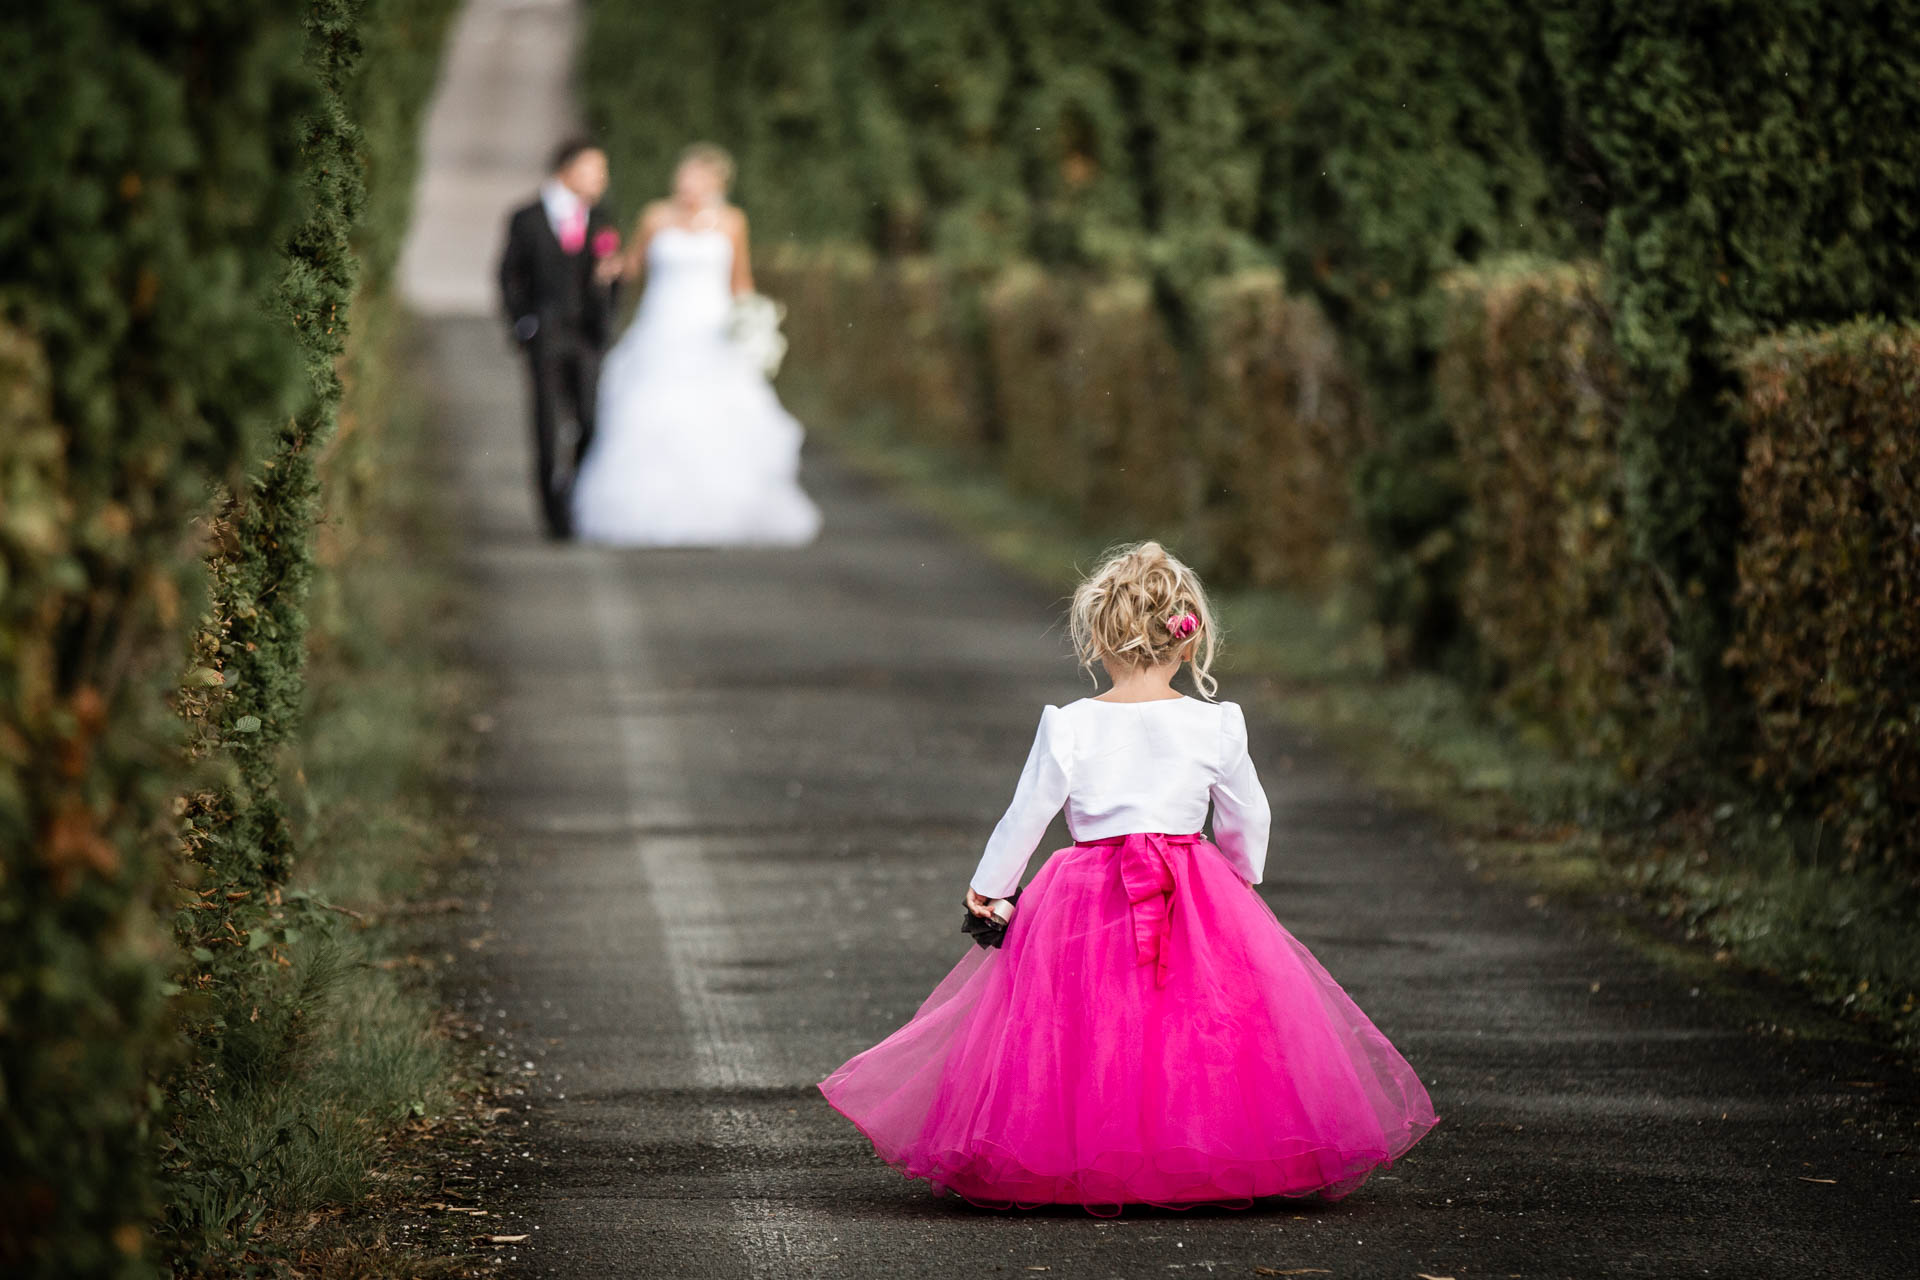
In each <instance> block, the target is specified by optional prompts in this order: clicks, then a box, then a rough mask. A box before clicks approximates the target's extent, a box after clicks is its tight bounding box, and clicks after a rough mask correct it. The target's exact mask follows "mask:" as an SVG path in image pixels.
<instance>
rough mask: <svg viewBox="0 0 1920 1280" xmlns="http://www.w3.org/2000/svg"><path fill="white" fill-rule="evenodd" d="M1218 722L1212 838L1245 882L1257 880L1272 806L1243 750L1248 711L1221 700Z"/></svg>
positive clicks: (1262, 867) (1264, 858)
mask: <svg viewBox="0 0 1920 1280" xmlns="http://www.w3.org/2000/svg"><path fill="white" fill-rule="evenodd" d="M1222 710H1223V711H1224V714H1223V715H1222V716H1221V723H1220V736H1221V743H1220V780H1219V781H1218V782H1215V783H1214V784H1213V786H1212V787H1211V788H1210V790H1211V792H1212V795H1213V842H1214V843H1215V844H1216V845H1218V846H1220V852H1222V853H1224V854H1226V855H1227V861H1229V862H1231V863H1232V864H1233V869H1234V870H1235V871H1238V872H1239V873H1240V878H1241V879H1243V880H1245V881H1246V882H1247V883H1248V884H1259V883H1260V879H1261V877H1262V876H1263V875H1265V874H1266V869H1267V833H1268V831H1269V830H1270V829H1271V828H1272V825H1273V811H1272V810H1271V809H1269V808H1268V807H1267V793H1266V791H1265V790H1264V789H1263V788H1262V787H1261V786H1260V777H1259V775H1258V774H1256V773H1255V772H1254V771H1253V758H1252V757H1251V756H1250V755H1248V754H1247V717H1246V713H1245V712H1243V711H1241V710H1240V708H1239V706H1238V705H1237V704H1235V703H1231V702H1228V703H1223V704H1222Z"/></svg>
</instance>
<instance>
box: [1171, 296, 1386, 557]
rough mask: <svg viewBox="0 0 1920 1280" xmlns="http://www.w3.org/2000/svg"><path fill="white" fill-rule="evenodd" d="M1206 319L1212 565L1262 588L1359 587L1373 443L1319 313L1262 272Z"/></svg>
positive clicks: (1204, 434) (1207, 522)
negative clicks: (1358, 508)
mask: <svg viewBox="0 0 1920 1280" xmlns="http://www.w3.org/2000/svg"><path fill="white" fill-rule="evenodd" d="M1198 311H1199V334H1198V337H1199V341H1200V345H1201V348H1202V350H1203V352H1204V360H1203V366H1204V368H1203V384H1202V393H1201V398H1200V402H1199V406H1198V410H1199V411H1198V414H1197V417H1196V423H1197V430H1198V438H1197V441H1196V451H1197V453H1198V456H1199V458H1200V460H1201V465H1202V467H1203V469H1204V473H1205V475H1206V477H1207V480H1208V483H1207V490H1206V492H1205V493H1204V494H1203V495H1202V498H1201V504H1202V519H1201V529H1202V531H1203V536H1202V538H1201V541H1202V543H1203V544H1204V547H1205V549H1206V556H1205V558H1206V559H1208V560H1209V561H1210V562H1211V563H1212V565H1213V566H1214V568H1215V570H1216V572H1219V573H1223V574H1225V575H1226V576H1227V577H1228V578H1229V579H1233V580H1241V581H1247V582H1252V583H1256V584H1260V585H1276V584H1278V585H1287V586H1293V587H1298V588H1304V589H1307V590H1310V591H1314V592H1321V593H1324V592H1328V591H1332V590H1334V589H1336V588H1338V587H1340V586H1342V585H1343V584H1347V583H1352V582H1357V581H1359V580H1360V578H1361V576H1362V574H1363V572H1364V548H1365V538H1364V535H1363V533H1362V531H1361V530H1360V529H1359V527H1358V523H1357V516H1356V512H1355V510H1354V490H1353V475H1354V471H1355V468H1356V467H1358V465H1359V463H1360V459H1361V458H1362V457H1363V456H1364V455H1365V454H1366V452H1367V451H1368V450H1369V449H1370V448H1371V447H1372V445H1373V443H1374V431H1373V426H1372V423H1371V421H1370V420H1369V418H1368V416H1367V412H1366V405H1365V396H1364V395H1363V393H1362V390H1361V387H1360V386H1359V384H1358V382H1356V381H1355V379H1354V378H1353V377H1352V376H1351V375H1350V374H1349V373H1348V371H1347V368H1346V366H1345V364H1344V363H1343V362H1342V361H1341V359H1340V358H1339V354H1338V349H1337V345H1336V343H1335V340H1334V334H1333V330H1332V328H1331V327H1330V326H1329V325H1328V324H1327V322H1326V318H1325V316H1324V315H1323V313H1322V312H1321V310H1320V307H1319V305H1318V304H1317V303H1315V302H1313V301H1312V300H1311V299H1309V298H1304V297H1300V296H1298V295H1295V294H1290V293H1288V292H1287V289H1286V285H1285V281H1284V280H1283V279H1282V278H1281V275H1280V273H1279V272H1277V271H1270V270H1251V271H1243V272H1239V273H1237V274H1234V275H1231V276H1224V277H1221V278H1220V279H1217V280H1214V281H1211V282H1209V284H1208V285H1207V286H1206V287H1205V288H1204V289H1203V290H1202V291H1201V293H1200V298H1199V303H1198Z"/></svg>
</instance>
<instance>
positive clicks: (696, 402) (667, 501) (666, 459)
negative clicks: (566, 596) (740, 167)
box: [573, 143, 820, 546]
mask: <svg viewBox="0 0 1920 1280" xmlns="http://www.w3.org/2000/svg"><path fill="white" fill-rule="evenodd" d="M732 176H733V161H732V159H731V158H730V157H729V156H728V155H727V153H726V152H725V151H723V150H721V149H720V148H719V147H716V146H712V145H710V144H705V143H702V144H699V145H696V146H692V147H689V148H687V150H686V152H685V153H684V154H683V155H682V156H681V158H680V163H679V166H678V167H677V168H676V169H675V170H674V178H673V196H672V198H671V199H668V200H658V201H655V202H654V203H653V204H651V205H649V206H647V209H646V211H645V212H644V213H643V214H641V216H640V221H639V224H638V226H637V227H636V229H635V231H634V235H633V240H632V243H631V244H630V245H629V246H628V248H627V251H626V254H625V256H624V258H621V259H616V260H613V261H612V262H610V263H609V273H610V274H611V273H616V272H617V274H618V275H620V276H621V277H622V278H625V279H627V280H633V279H635V278H638V277H640V276H641V275H642V274H644V276H645V281H646V289H645V292H644V293H642V295H641V298H640V307H639V310H638V311H637V312H636V313H635V315H634V319H633V323H632V324H631V325H629V326H628V328H627V331H626V332H625V333H624V334H622V335H621V337H620V340H619V341H618V342H617V343H615V344H614V346H613V349H612V350H611V351H609V352H608V353H607V358H606V362H605V364H604V365H603V366H602V369H601V374H600V402H599V417H598V425H597V427H596V428H595V431H594V436H593V443H592V445H591V446H590V447H589V448H588V451H587V455H586V457H585V458H584V459H582V461H581V464H580V472H579V476H578V478H577V479H576V481H575V484H574V489H573V519H574V531H575V534H576V536H578V537H579V538H581V539H583V540H585V541H588V542H607V543H618V544H623V545H633V546H722V545H729V544H739V543H761V544H766V543H780V544H789V545H791V544H798V543H804V542H809V541H811V540H812V539H813V537H814V535H815V534H816V533H817V532H819V529H820V512H819V510H818V508H816V507H815V506H814V505H813V503H812V502H811V501H810V500H809V499H808V498H807V495H806V494H805V492H803V491H802V490H801V488H800V482H799V468H800V441H801V437H802V436H803V434H804V432H803V431H802V429H801V426H800V423H799V422H798V421H796V420H795V419H794V417H793V415H792V414H790V413H788V412H787V411H786V410H785V409H784V408H782V407H781V404H780V401H779V398H778V397H777V396H775V395H774V392H773V388H772V387H771V386H770V385H769V384H768V382H767V379H766V377H765V376H764V375H763V374H762V372H761V370H760V368H759V367H758V366H757V365H756V364H755V363H754V362H753V361H752V359H751V358H750V357H749V356H748V354H747V353H746V352H745V350H744V349H742V348H741V347H740V346H738V345H737V344H736V343H735V342H734V341H733V339H732V338H731V337H730V336H729V334H728V331H727V323H728V318H729V316H730V314H731V312H732V307H733V300H734V298H736V297H738V296H740V295H743V294H748V293H751V292H752V291H753V272H752V269H751V267H750V264H749V261H748V257H747V219H746V215H745V214H743V213H741V212H740V210H739V209H736V208H734V207H733V206H732V205H730V204H728V203H727V202H726V192H727V184H728V183H729V182H730V181H731V180H732ZM616 262H617V264H618V265H617V266H616V265H614V263H616Z"/></svg>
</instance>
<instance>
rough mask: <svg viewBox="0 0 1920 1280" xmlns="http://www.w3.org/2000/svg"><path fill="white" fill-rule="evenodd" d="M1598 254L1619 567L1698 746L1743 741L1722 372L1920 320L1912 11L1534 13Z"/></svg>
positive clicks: (1755, 2)
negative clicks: (1611, 351)
mask: <svg viewBox="0 0 1920 1280" xmlns="http://www.w3.org/2000/svg"><path fill="white" fill-rule="evenodd" d="M1541 9H1542V12H1543V13H1544V14H1545V25H1544V33H1545V41H1546V47H1547V49H1548V50H1549V53H1550V56H1551V60H1552V63H1553V67H1554V74H1555V79H1556V81H1557V83H1558V84H1559V85H1560V86H1562V88H1561V92H1562V93H1563V95H1564V96H1565V98H1566V100H1567V102H1568V110H1569V117H1570V119H1571V121H1573V122H1574V124H1575V127H1576V128H1577V129H1578V131H1579V132H1580V134H1581V136H1582V137H1583V139H1584V144H1583V145H1584V149H1585V151H1586V153H1587V154H1589V155H1590V156H1591V157H1592V160H1591V163H1592V167H1593V170H1594V173H1593V185H1594V186H1595V187H1596V188H1597V189H1604V191H1605V192H1606V198H1607V201H1608V204H1609V208H1608V210H1607V216H1606V221H1605V226H1604V233H1603V238H1602V241H1601V245H1600V249H1601V259H1602V263H1603V266H1604V268H1605V273H1606V274H1605V279H1606V296H1607V304H1608V308H1609V310H1610V312H1611V314H1612V316H1613V334H1614V342H1615V345H1616V346H1617V347H1618V349H1619V351H1620V354H1621V359H1622V361H1623V362H1624V365H1625V368H1626V370H1627V372H1628V375H1629V379H1630V395H1629V400H1628V410H1627V414H1626V417H1625V419H1624V420H1623V422H1622V428H1621V436H1620V441H1621V445H1620V447H1621V457H1622V465H1623V467H1624V474H1625V481H1626V486H1627V488H1626V497H1627V515H1628V521H1629V525H1630V528H1631V529H1632V531H1633V536H1634V552H1635V555H1636V556H1637V557H1638V558H1639V559H1641V560H1642V561H1643V562H1645V563H1646V564H1647V565H1649V566H1651V568H1652V569H1653V570H1654V571H1655V572H1657V573H1659V574H1661V575H1663V576H1664V577H1665V578H1666V580H1667V582H1668V583H1669V585H1670V592H1671V595H1672V596H1673V598H1674V599H1675V600H1676V601H1678V602H1679V605H1680V610H1679V613H1678V615H1677V617H1676V619H1675V627H1676V633H1675V635H1676V641H1677V648H1676V658H1677V660H1678V661H1679V663H1680V664H1681V667H1682V675H1683V677H1684V678H1683V689H1684V690H1685V691H1686V692H1688V693H1690V694H1693V695H1695V696H1698V697H1701V698H1702V699H1703V700H1704V703H1705V705H1704V706H1703V707H1702V709H1701V712H1700V714H1701V725H1700V732H1701V734H1702V736H1703V738H1704V737H1706V736H1709V735H1714V734H1723V735H1726V736H1728V737H1729V738H1730V739H1731V742H1730V743H1729V744H1726V746H1723V752H1724V750H1725V749H1727V746H1730V748H1731V749H1732V750H1733V751H1736V752H1737V751H1738V750H1739V740H1740V738H1741V737H1742V736H1743V735H1744V734H1745V733H1746V732H1747V731H1748V727H1747V721H1746V718H1745V716H1744V715H1743V713H1742V709H1741V708H1740V706H1739V705H1738V697H1737V690H1736V689H1735V688H1733V682H1731V681H1728V680H1727V679H1725V678H1724V676H1723V671H1724V668H1723V666H1722V664H1721V661H1720V655H1721V651H1722V649H1723V648H1724V646H1725V644H1726V642H1727V640H1728V638H1729V630H1728V628H1729V626H1730V618H1731V612H1732V607H1733V599H1734V586H1735V558H1736V551H1735V543H1736V539H1737V538H1738V536H1739V529H1740V519H1739V515H1740V501H1739V493H1738V488H1739V476H1740V460H1741V457H1742V455H1743V446H1742V426H1741V420H1740V419H1739V418H1738V417H1737V416H1736V415H1733V414H1731V413H1730V412H1729V410H1728V407H1727V406H1728V404H1729V402H1730V401H1731V399H1732V397H1733V393H1734V392H1735V390H1736V383H1735V379H1734V376H1733V374H1732V372H1731V368H1730V365H1729V358H1730V357H1731V356H1732V354H1733V352H1734V351H1735V350H1736V349H1737V347H1738V346H1739V345H1741V344H1743V343H1744V342H1747V341H1749V340H1751V339H1753V338H1755V337H1756V336H1757V335H1759V334H1760V333H1762V332H1764V331H1767V330H1770V329H1777V328H1781V327H1784V326H1786V325H1788V324H1835V323H1840V322H1843V321H1846V320H1849V319H1851V318H1852V317H1854V316H1855V315H1857V314H1861V313H1867V314H1878V315H1882V316H1896V317H1897V316H1912V315H1913V314H1915V310H1916V307H1920V249H1917V246H1920V212H1916V211H1920V17H1917V16H1916V14H1915V11H1914V6H1913V4H1912V3H1911V0H1858V2H1857V3H1853V4H1849V5H1846V6H1844V7H1843V8H1838V9H1837V8H1836V7H1835V6H1833V5H1830V4H1824V3H1822V2H1821V0H1702V2H1700V3H1694V4H1667V5H1647V4H1639V3H1633V2H1631V0H1599V2H1584V0H1583V2H1582V3H1578V4H1574V3H1543V4H1542V5H1541Z"/></svg>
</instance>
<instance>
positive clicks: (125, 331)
mask: <svg viewBox="0 0 1920 1280" xmlns="http://www.w3.org/2000/svg"><path fill="white" fill-rule="evenodd" d="M314 102H315V97H314V91H313V87H312V82H311V79H310V78H309V77H308V76H307V75H306V74H305V73H304V72H303V71H302V69H301V67H300V32H299V28H298V25H297V20H296V19H291V18H290V17H289V16H288V15H287V13H286V11H285V8H284V6H279V5H272V4H267V3H262V2H251V3H249V2H244V0H234V2H232V3H227V4H220V5H210V4H198V3H186V2H184V0H179V2H175V3H161V4H154V3H145V2H143V3H132V2H130V0H129V2H127V3H99V4H88V5H35V6H28V7H27V8H26V9H24V10H22V11H21V12H19V13H18V14H16V15H14V16H13V17H12V18H10V20H9V21H8V22H7V23H6V24H5V26H4V29H0V121H4V133H5V135H6V137H7V138H8V139H9V144H8V145H9V147H10V148H11V151H12V156H11V160H10V162H9V163H8V164H7V165H6V166H5V167H4V170H0V210H4V212H0V280H4V281H5V284H4V286H0V307H4V311H5V331H6V332H7V334H8V335H9V337H8V347H9V355H10V357H11V358H10V360H9V364H10V365H11V369H10V372H11V373H12V375H13V377H14V378H15V379H20V380H19V381H15V382H13V384H12V386H11V388H10V389H9V392H8V400H9V402H10V407H11V409H12V411H13V412H15V413H19V414H21V415H22V417H23V418H24V420H25V421H24V422H23V423H22V425H23V426H27V427H29V429H28V430H25V431H22V432H15V431H12V430H9V431H7V432H6V433H5V434H4V435H3V436H0V454H4V455H5V462H4V464H0V465H3V468H4V472H5V474H6V476H7V481H8V492H7V495H6V498H7V501H6V507H5V514H4V517H0V519H3V520H4V524H5V526H6V531H7V532H6V535H5V536H6V542H5V555H6V577H7V582H6V590H5V592H4V599H5V601H6V604H5V614H4V616H3V617H0V633H3V634H0V655H4V665H3V666H0V717H4V722H3V723H0V828H3V829H4V832H5V838H4V853H3V856H4V858H5V860H6V862H5V870H4V881H0V1022H4V1026H5V1034H4V1035H0V1096H3V1097H4V1099H5V1105H4V1106H0V1269H4V1270H6V1271H7V1272H8V1273H9V1274H15V1275H47V1276H53V1275H60V1276H87V1275H132V1274H141V1273H144V1272H145V1271H146V1269H147V1266H148V1255H147V1249H148V1245H147V1224H148V1222H149V1220H150V1218H151V1217H152V1215H153V1214H154V1212H155V1210H156V1207H157V1206H156V1202H155V1197H154V1194H153V1191H152V1186H151V1181H150V1178H151V1171H152V1165H153V1159H152V1135H151V1134H150V1132H149V1110H150V1106H151V1095H150V1090H151V1081H152V1080H153V1079H154V1077H155V1073H156V1071H157V1069H158V1066H159V1063H160V1060H161V1056H162V1052H163V1046H165V1044H166V1042H167V1037H166V1036H165V1034H164V1030H163V1021H162V1005H161V989H160V983H159V980H160V977H161V975H162V974H163V973H164V972H165V969H166V967H167V965H168V955H169V950H170V948H169V946H168V943H167V938H166V936H165V933H164V932H163V929H162V927H161V926H160V925H159V923H158V921H157V919H156V916H155V910H154V909H155V905H156V902H155V900H156V896H157V895H158V893H159V884H160V881H161V869H162V867H163V866H164V865H165V863H166V860H167V858H168V856H169V852H170V844H171V841H170V837H169V832H168V827H169V825H170V823H169V818H170V813H171V805H172V795H173V793H174V791H175V790H176V789H177V787H178V785H179V782H180V780H181V778H182V772H183V771H182V767H181V764H180V762H179V757H178V750H179V728H178V721H177V720H176V719H175V718H174V717H173V716H171V715H170V713H169V712H168V709H167V705H166V695H167V693H168V692H169V690H170V689H172V688H173V687H174V686H175V685H176V684H177V682H178V680H179V675H180V660H181V657H182V656H183V652H184V635H183V633H184V630H185V627H186V625H187V623H188V621H189V620H190V619H191V618H192V617H193V616H195V614H197V612H198V610H199V606H198V603H197V602H198V600H199V599H200V598H201V597H202V595H203V591H202V588H201V586H200V580H201V575H202V574H203V572H204V570H203V568H202V567H201V564H200V560H199V548H198V546H197V545H196V540H195V537H194V533H193V529H192V522H193V520H194V519H195V517H196V516H198V515H199V514H201V513H202V512H203V511H204V510H205V505H206V493H207V486H208V482H209V479H215V480H226V481H235V480H237V479H238V477H239V476H240V475H241V468H242V467H243V466H244V465H245V464H246V463H247V462H248V461H249V460H250V459H251V458H252V457H254V456H255V455H256V454H257V453H258V451H259V450H260V449H261V447H262V446H263V445H264V443H265V437H266V434H267V432H268V430H270V427H271V424H272V423H273V422H274V421H275V420H276V419H278V418H279V417H281V416H282V415H284V414H285V413H286V412H288V411H289V410H290V409H291V407H292V403H293V400H294V396H293V389H294V388H293V376H294V371H295V369H296V368H297V364H296V361H297V348H296V345H295V342H294V338H293V335H292V333H291V331H290V330H289V329H288V327H287V326H286V325H285V324H283V323H280V322H278V321H276V320H272V319H270V318H269V317H270V316H272V314H273V296H274V290H275V287H276V285H277V283H278V281H279V280H280V278H281V276H282V274H283V273H284V271H285V259H284V257H283V255H282V252H281V245H282V244H283V242H284V240H285V238H286V236H287V235H288V234H289V232H290V231H291V229H292V227H293V225H294V223H295V220H296V218H297V217H298V216H299V208H300V199H301V192H300V180H299V173H300V166H299V162H298V151H297V144H296V140H295V139H294V138H293V137H292V136H291V135H290V133H289V131H288V130H287V128H286V127H285V122H286V121H288V120H290V119H295V118H298V117H300V116H302V115H303V114H305V113H306V112H307V111H309V110H311V109H312V106H313V104H314Z"/></svg>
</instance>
